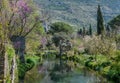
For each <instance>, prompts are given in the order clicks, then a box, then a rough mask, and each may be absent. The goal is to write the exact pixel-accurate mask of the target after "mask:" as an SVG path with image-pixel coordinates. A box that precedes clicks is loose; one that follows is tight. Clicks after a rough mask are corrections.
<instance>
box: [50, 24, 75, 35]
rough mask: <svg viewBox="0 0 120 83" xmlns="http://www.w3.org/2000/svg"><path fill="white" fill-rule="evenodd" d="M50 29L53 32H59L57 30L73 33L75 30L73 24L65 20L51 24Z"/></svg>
mask: <svg viewBox="0 0 120 83" xmlns="http://www.w3.org/2000/svg"><path fill="white" fill-rule="evenodd" d="M50 31H51V32H52V33H57V32H65V33H71V32H72V31H73V28H72V26H70V25H69V24H66V23H64V22H55V23H53V24H52V25H51V30H50Z"/></svg>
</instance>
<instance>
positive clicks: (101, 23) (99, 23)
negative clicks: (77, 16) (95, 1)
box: [97, 5, 105, 35]
mask: <svg viewBox="0 0 120 83" xmlns="http://www.w3.org/2000/svg"><path fill="white" fill-rule="evenodd" d="M104 31H105V30H104V20H103V15H102V12H101V8H100V5H98V10H97V35H101V34H103V33H104Z"/></svg>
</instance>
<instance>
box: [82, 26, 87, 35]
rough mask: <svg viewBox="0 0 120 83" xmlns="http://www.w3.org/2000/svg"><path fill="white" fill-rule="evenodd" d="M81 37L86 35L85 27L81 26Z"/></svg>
mask: <svg viewBox="0 0 120 83" xmlns="http://www.w3.org/2000/svg"><path fill="white" fill-rule="evenodd" d="M82 34H83V37H84V36H85V35H86V30H85V27H83V33H82Z"/></svg>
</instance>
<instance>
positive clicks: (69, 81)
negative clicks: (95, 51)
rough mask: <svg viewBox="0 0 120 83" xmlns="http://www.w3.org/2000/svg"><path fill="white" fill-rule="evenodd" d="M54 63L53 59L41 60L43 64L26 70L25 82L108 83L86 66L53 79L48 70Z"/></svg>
mask: <svg viewBox="0 0 120 83" xmlns="http://www.w3.org/2000/svg"><path fill="white" fill-rule="evenodd" d="M54 64H55V61H47V60H46V61H44V62H43V65H37V66H35V67H34V68H33V69H32V70H30V71H29V72H27V74H26V76H25V83H109V82H107V81H106V79H104V78H103V77H101V76H100V75H97V74H96V73H95V72H93V71H90V70H87V69H86V68H83V69H80V70H79V71H78V70H77V71H76V70H74V72H69V73H68V75H66V76H65V77H64V78H63V79H61V80H59V81H53V80H51V77H50V75H49V73H50V71H49V70H50V69H52V68H53V66H54Z"/></svg>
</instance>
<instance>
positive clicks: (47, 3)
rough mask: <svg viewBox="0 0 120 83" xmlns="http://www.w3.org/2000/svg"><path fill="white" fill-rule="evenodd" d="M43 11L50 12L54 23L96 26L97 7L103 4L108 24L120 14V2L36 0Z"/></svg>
mask: <svg viewBox="0 0 120 83" xmlns="http://www.w3.org/2000/svg"><path fill="white" fill-rule="evenodd" d="M35 1H36V3H37V4H38V5H39V7H40V8H41V9H44V10H45V11H47V12H49V14H50V15H51V18H52V22H54V21H65V22H68V23H70V24H72V25H75V26H77V27H79V26H83V25H84V26H89V24H92V26H94V27H95V26H96V11H97V5H98V4H101V8H102V12H103V15H104V20H105V22H106V23H107V22H108V21H109V20H111V19H112V18H113V17H115V16H116V15H118V14H120V5H119V3H120V0H35Z"/></svg>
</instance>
